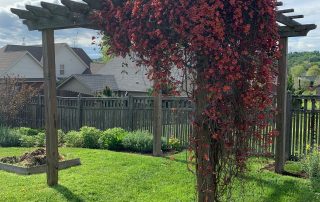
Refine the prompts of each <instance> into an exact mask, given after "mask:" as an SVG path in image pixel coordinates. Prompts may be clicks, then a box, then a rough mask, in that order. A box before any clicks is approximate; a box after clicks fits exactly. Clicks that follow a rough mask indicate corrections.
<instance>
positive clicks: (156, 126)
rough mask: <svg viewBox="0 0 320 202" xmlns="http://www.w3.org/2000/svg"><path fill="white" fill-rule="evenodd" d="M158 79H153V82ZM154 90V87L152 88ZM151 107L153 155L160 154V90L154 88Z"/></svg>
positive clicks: (156, 81)
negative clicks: (154, 92)
mask: <svg viewBox="0 0 320 202" xmlns="http://www.w3.org/2000/svg"><path fill="white" fill-rule="evenodd" d="M156 83H158V80H155V84H156ZM154 89H155V90H156V88H154ZM153 103H154V108H153V119H154V120H153V156H162V150H161V137H162V99H161V90H156V94H155V95H154V102H153Z"/></svg>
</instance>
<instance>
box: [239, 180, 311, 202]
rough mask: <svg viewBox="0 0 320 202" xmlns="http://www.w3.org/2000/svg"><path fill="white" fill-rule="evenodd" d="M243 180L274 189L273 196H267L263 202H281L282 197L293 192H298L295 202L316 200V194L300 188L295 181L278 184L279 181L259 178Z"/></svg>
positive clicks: (305, 188)
mask: <svg viewBox="0 0 320 202" xmlns="http://www.w3.org/2000/svg"><path fill="white" fill-rule="evenodd" d="M243 178H244V179H246V180H248V181H255V182H257V183H258V184H260V185H261V186H265V187H269V188H271V189H272V192H271V194H270V195H269V196H267V198H266V199H265V200H263V201H264V202H270V201H280V199H281V197H284V196H287V195H288V194H292V192H296V196H297V197H296V198H295V200H294V202H301V201H314V200H315V193H314V192H313V191H312V190H311V189H308V188H307V187H301V186H299V182H296V181H293V180H284V181H283V183H282V184H278V183H277V181H269V180H264V179H262V178H259V177H253V176H245V177H243ZM292 202H293V201H292Z"/></svg>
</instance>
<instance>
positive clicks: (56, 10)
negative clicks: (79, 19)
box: [41, 2, 70, 16]
mask: <svg viewBox="0 0 320 202" xmlns="http://www.w3.org/2000/svg"><path fill="white" fill-rule="evenodd" d="M41 6H42V7H43V8H46V9H48V10H49V11H50V13H52V14H53V15H59V16H69V15H70V10H69V9H68V8H67V7H65V6H61V5H58V4H52V3H48V2H41Z"/></svg>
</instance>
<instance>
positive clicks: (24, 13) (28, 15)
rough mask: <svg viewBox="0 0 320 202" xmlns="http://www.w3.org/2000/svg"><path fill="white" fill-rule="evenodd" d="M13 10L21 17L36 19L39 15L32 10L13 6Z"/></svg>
mask: <svg viewBox="0 0 320 202" xmlns="http://www.w3.org/2000/svg"><path fill="white" fill-rule="evenodd" d="M11 12H12V13H14V14H16V15H17V16H19V18H21V19H28V20H36V19H37V17H36V16H35V15H34V14H32V13H31V12H30V11H26V10H20V9H15V8H11Z"/></svg>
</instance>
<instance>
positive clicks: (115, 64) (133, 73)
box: [91, 57, 152, 96]
mask: <svg viewBox="0 0 320 202" xmlns="http://www.w3.org/2000/svg"><path fill="white" fill-rule="evenodd" d="M91 72H92V74H93V75H94V74H99V75H113V76H114V78H115V80H116V83H117V86H118V95H119V96H125V95H133V96H146V95H148V93H149V92H150V89H152V82H151V81H150V80H149V79H148V77H147V69H146V68H145V67H138V66H137V65H136V63H135V62H133V61H132V60H131V59H130V58H129V57H127V58H122V57H115V58H113V59H111V60H110V61H109V62H107V63H106V64H104V63H92V64H91Z"/></svg>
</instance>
